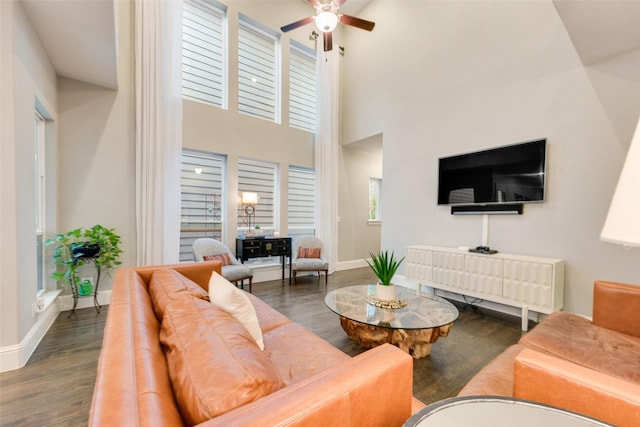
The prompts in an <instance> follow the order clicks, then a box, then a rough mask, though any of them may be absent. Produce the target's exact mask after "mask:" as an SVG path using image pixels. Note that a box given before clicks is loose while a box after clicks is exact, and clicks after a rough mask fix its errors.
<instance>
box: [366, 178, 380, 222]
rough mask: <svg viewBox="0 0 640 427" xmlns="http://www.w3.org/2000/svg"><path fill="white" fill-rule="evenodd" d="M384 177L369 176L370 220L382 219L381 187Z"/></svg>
mask: <svg viewBox="0 0 640 427" xmlns="http://www.w3.org/2000/svg"><path fill="white" fill-rule="evenodd" d="M381 186H382V179H380V178H369V221H380V220H381V218H380V187H381Z"/></svg>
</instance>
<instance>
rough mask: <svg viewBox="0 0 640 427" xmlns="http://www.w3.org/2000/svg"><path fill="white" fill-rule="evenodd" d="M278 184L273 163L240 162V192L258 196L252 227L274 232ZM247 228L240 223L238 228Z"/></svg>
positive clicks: (242, 160) (240, 160) (245, 160)
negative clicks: (252, 193)
mask: <svg viewBox="0 0 640 427" xmlns="http://www.w3.org/2000/svg"><path fill="white" fill-rule="evenodd" d="M276 182H277V167H276V165H274V164H272V163H266V162H258V161H254V160H249V159H239V160H238V191H239V192H240V194H242V192H243V191H251V192H254V193H257V194H258V204H257V205H256V206H255V217H254V218H253V219H252V220H251V226H252V227H253V226H254V225H256V224H257V225H259V226H260V228H261V229H264V230H273V229H274V228H275V219H276V199H277V193H276ZM243 227H244V228H245V229H246V227H247V225H246V224H242V223H240V222H239V223H238V228H239V229H240V228H243Z"/></svg>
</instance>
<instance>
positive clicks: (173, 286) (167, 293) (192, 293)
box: [149, 268, 209, 320]
mask: <svg viewBox="0 0 640 427" xmlns="http://www.w3.org/2000/svg"><path fill="white" fill-rule="evenodd" d="M149 295H150V296H151V302H152V304H153V310H154V311H155V313H156V316H157V318H158V319H159V320H162V318H163V317H164V312H165V307H166V306H167V304H169V303H170V302H171V301H175V300H178V299H182V298H199V299H202V300H205V301H209V294H207V291H205V290H204V289H203V288H202V287H200V286H199V285H198V284H196V283H194V282H192V281H191V280H189V279H187V278H186V277H185V276H183V275H182V274H180V273H178V272H177V271H175V270H173V269H171V268H162V269H159V270H156V271H155V272H154V273H153V275H152V276H151V280H150V281H149Z"/></svg>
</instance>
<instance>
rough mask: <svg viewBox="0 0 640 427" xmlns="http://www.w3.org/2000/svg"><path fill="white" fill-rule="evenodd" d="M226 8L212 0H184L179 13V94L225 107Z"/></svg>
mask: <svg viewBox="0 0 640 427" xmlns="http://www.w3.org/2000/svg"><path fill="white" fill-rule="evenodd" d="M226 10H227V7H226V6H224V5H222V4H220V3H218V2H216V1H215V0H184V3H183V17H182V94H183V96H184V97H185V98H190V99H195V100H197V101H202V102H206V103H208V104H212V105H216V106H219V107H222V108H227V95H226V86H227V83H226V48H225V46H226V39H225V37H226Z"/></svg>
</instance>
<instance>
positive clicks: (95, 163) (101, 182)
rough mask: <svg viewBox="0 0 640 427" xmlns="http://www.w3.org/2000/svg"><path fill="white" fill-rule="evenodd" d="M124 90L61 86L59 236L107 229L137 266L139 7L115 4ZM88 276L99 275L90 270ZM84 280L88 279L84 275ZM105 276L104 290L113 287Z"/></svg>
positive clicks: (128, 262) (63, 82) (63, 81)
mask: <svg viewBox="0 0 640 427" xmlns="http://www.w3.org/2000/svg"><path fill="white" fill-rule="evenodd" d="M115 7H116V19H117V28H118V32H117V43H118V86H119V87H118V90H110V89H105V88H102V87H98V86H94V85H91V84H89V83H83V82H80V81H77V80H73V79H68V78H60V80H59V81H58V109H59V114H60V117H59V118H60V120H59V121H60V126H59V129H60V135H59V140H60V153H59V157H58V165H59V166H58V167H59V169H60V175H59V181H58V195H59V199H58V204H59V221H58V232H61V233H64V232H67V231H69V230H73V229H76V228H79V227H92V226H93V225H95V224H102V225H103V226H105V227H107V228H115V232H116V233H117V234H119V235H120V236H121V237H122V243H121V249H122V250H123V252H122V255H121V257H120V261H121V262H122V265H123V266H132V265H135V263H136V234H135V233H136V231H135V226H136V224H135V152H134V148H135V144H134V132H135V115H134V63H133V24H132V22H133V2H131V3H130V2H118V1H117V2H115ZM85 271H86V273H87V274H88V275H95V270H93V269H92V266H91V267H86V270H85ZM81 277H82V276H81ZM111 281H112V278H111V277H108V276H104V275H103V276H102V277H101V279H100V290H107V289H110V288H111Z"/></svg>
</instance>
